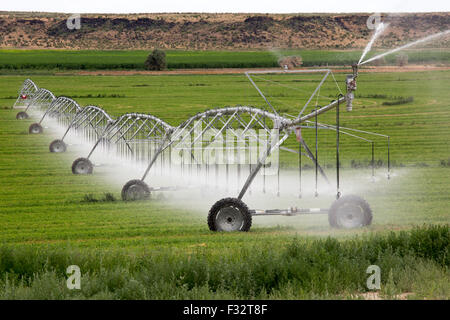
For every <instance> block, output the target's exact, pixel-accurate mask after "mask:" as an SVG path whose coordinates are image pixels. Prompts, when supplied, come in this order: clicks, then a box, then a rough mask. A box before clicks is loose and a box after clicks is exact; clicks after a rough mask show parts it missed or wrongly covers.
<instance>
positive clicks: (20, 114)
mask: <svg viewBox="0 0 450 320" xmlns="http://www.w3.org/2000/svg"><path fill="white" fill-rule="evenodd" d="M28 118H29V116H28V113H26V112H25V111H20V112H18V113H17V114H16V119H17V120H24V119H28Z"/></svg>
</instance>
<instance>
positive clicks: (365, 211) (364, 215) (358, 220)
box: [328, 195, 372, 229]
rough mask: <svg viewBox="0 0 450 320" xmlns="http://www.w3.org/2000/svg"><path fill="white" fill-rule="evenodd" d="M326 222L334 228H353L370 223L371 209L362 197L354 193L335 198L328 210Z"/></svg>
mask: <svg viewBox="0 0 450 320" xmlns="http://www.w3.org/2000/svg"><path fill="white" fill-rule="evenodd" d="M328 222H329V223H330V226H332V227H334V228H342V229H353V228H360V227H364V226H368V225H370V224H371V223H372V209H371V208H370V206H369V204H368V203H367V201H366V200H364V199H363V198H361V197H359V196H356V195H348V196H343V197H340V198H339V199H337V200H336V201H335V202H333V204H332V205H331V207H330V210H329V211H328Z"/></svg>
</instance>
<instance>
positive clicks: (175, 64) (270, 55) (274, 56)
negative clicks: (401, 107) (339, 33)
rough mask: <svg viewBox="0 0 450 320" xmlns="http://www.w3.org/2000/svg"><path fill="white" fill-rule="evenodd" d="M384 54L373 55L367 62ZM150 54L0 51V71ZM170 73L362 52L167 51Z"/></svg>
mask: <svg viewBox="0 0 450 320" xmlns="http://www.w3.org/2000/svg"><path fill="white" fill-rule="evenodd" d="M381 52H382V51H373V52H371V53H370V54H369V55H368V56H367V58H369V57H370V56H373V55H375V54H377V53H381ZM406 53H407V55H408V61H409V63H413V64H415V63H417V64H422V63H441V64H448V63H449V61H450V51H448V50H446V49H422V50H409V51H407V52H406ZM148 54H149V51H142V50H134V51H129V50H127V51H125V50H124V51H118V50H78V51H76V50H11V49H2V50H0V69H4V70H8V69H9V70H18V69H38V70H48V69H61V70H73V69H76V70H99V69H137V70H139V69H140V70H142V69H144V61H145V59H146V57H147V55H148ZM166 54H167V67H168V68H169V69H187V68H256V67H258V68H267V67H277V66H278V62H277V60H278V58H279V57H282V56H290V55H300V56H301V57H302V60H303V66H306V67H310V66H326V65H330V66H333V65H351V64H353V63H355V62H357V61H358V59H359V57H360V56H361V51H358V50H354V51H332V50H330V51H319V50H281V51H176V50H168V51H167V52H166ZM395 62H396V56H395V55H391V56H388V57H386V63H388V64H395Z"/></svg>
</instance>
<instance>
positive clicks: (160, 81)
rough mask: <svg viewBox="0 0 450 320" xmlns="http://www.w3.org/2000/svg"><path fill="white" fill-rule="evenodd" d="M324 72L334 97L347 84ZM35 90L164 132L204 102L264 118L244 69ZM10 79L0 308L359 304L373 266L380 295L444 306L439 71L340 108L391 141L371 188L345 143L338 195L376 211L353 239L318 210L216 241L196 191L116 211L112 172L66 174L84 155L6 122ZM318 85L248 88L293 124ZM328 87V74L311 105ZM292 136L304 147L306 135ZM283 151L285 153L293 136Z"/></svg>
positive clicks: (444, 119) (3, 85)
mask: <svg viewBox="0 0 450 320" xmlns="http://www.w3.org/2000/svg"><path fill="white" fill-rule="evenodd" d="M335 77H336V79H337V81H338V83H339V85H340V86H341V87H343V81H344V77H345V75H344V74H335ZM32 79H33V81H35V82H36V84H37V85H39V86H40V87H44V88H47V89H49V90H51V91H52V92H53V93H54V94H55V95H56V96H60V95H65V96H69V97H73V98H74V99H75V100H77V101H78V102H79V103H80V104H81V105H92V104H94V105H98V106H101V107H102V108H104V109H105V110H107V111H108V112H109V113H110V114H111V115H113V116H118V115H120V114H123V113H127V112H135V111H136V112H144V113H151V114H154V115H156V116H158V117H160V118H162V119H164V120H166V121H168V122H169V123H171V124H173V125H176V124H178V123H180V122H181V121H183V120H185V119H186V118H188V117H189V116H190V115H193V114H195V113H197V112H200V111H203V110H205V109H209V108H214V107H222V106H226V105H237V104H241V105H254V106H257V107H265V106H264V104H263V100H262V99H261V98H260V97H259V96H258V95H257V92H256V91H255V90H254V89H252V87H251V85H250V84H249V82H248V80H247V79H246V78H245V77H244V76H243V75H242V74H240V75H238V74H236V75H163V76H142V75H134V76H72V75H37V76H33V77H32ZM23 80H24V77H23V76H12V75H3V76H0V106H1V107H2V108H1V109H0V187H1V188H0V230H1V231H0V241H1V243H2V246H1V247H0V272H1V278H0V298H4V299H8V298H31V299H32V298H38V299H40V298H53V299H67V298H82V299H84V298H88V299H104V298H111V299H242V298H243V299H255V298H256V299H258V298H260V299H267V298H271V299H302V298H313V299H322V298H337V299H347V298H349V299H351V298H362V297H363V296H364V294H366V293H367V291H368V289H367V288H366V286H365V283H366V279H367V276H368V275H367V274H366V272H365V271H366V268H367V267H368V266H369V265H371V264H376V265H379V266H380V268H381V270H382V286H381V290H380V291H379V294H380V295H381V296H382V297H385V298H394V299H395V298H399V297H401V295H402V294H405V293H407V294H408V295H407V297H408V298H427V299H435V298H444V299H448V297H449V296H450V272H449V269H448V267H449V264H450V261H449V241H450V233H449V228H448V227H449V225H448V224H449V221H450V212H449V209H448V204H449V200H448V199H449V194H450V187H449V184H448V181H449V180H450V146H449V143H448V142H449V141H450V131H449V125H450V109H449V105H450V95H449V93H448V88H449V85H450V74H449V72H448V71H433V72H408V73H360V75H359V77H358V90H357V91H356V99H355V102H354V110H353V111H352V112H345V111H342V115H341V116H342V117H341V125H343V126H347V127H353V128H357V129H361V130H370V131H374V132H378V133H382V134H386V135H389V136H390V137H391V138H390V139H391V148H392V150H391V157H392V165H393V168H392V178H391V179H390V180H387V179H386V178H385V173H386V149H385V148H386V141H385V140H383V139H377V140H376V160H379V167H377V168H376V177H377V179H376V180H377V182H375V183H372V182H370V168H369V167H368V161H369V159H370V158H369V157H370V152H369V151H370V147H369V146H368V145H367V144H364V143H361V142H358V141H355V140H353V139H350V138H349V137H343V138H342V146H341V161H342V167H343V169H342V170H343V187H344V190H345V188H347V190H352V189H353V191H355V192H358V193H360V194H361V195H362V196H364V198H366V199H367V200H368V202H369V203H370V204H371V207H372V209H373V213H374V219H373V223H372V225H371V226H369V227H367V228H363V229H358V230H351V231H350V230H334V229H331V228H330V227H329V225H328V220H327V217H326V215H324V216H300V217H267V218H263V217H259V218H254V225H253V227H252V229H251V231H250V232H248V233H213V232H210V231H209V229H208V227H207V224H206V215H207V211H208V209H209V207H210V206H211V205H212V204H213V202H214V201H212V203H209V202H208V201H209V199H210V197H208V198H207V199H208V200H207V201H204V202H205V203H202V204H201V206H200V208H199V206H198V205H197V203H196V202H197V201H198V199H199V198H200V197H201V195H199V194H197V195H196V197H192V198H191V197H183V196H180V197H176V196H171V195H164V196H155V197H154V198H153V199H152V200H150V201H139V202H123V201H121V200H119V199H120V189H121V186H122V185H123V183H125V182H126V181H114V182H112V181H111V176H114V175H115V171H114V170H115V169H114V168H110V167H108V166H103V167H99V168H96V169H95V174H94V175H92V176H75V175H73V174H72V173H71V170H70V166H71V163H72V161H73V160H74V159H75V158H77V157H79V156H85V154H84V153H82V152H86V151H85V149H84V150H83V149H79V148H77V147H73V148H69V150H68V152H66V153H64V154H51V153H49V152H48V144H49V142H50V141H52V140H53V139H55V138H56V137H58V136H57V133H56V132H55V131H54V130H53V129H52V128H46V129H45V132H44V134H43V135H29V134H28V126H29V125H30V124H31V123H32V119H30V120H24V121H18V120H16V119H15V114H16V113H17V110H11V109H10V107H11V106H12V105H13V103H14V101H15V98H16V97H17V90H18V89H19V88H20V85H21V84H22V82H23ZM267 80H269V81H267ZM318 80H319V77H317V76H311V75H302V76H299V75H278V76H271V77H266V78H265V79H258V80H257V81H260V82H259V83H261V87H262V88H263V89H264V90H265V92H267V93H268V96H269V98H270V99H272V100H271V101H273V102H274V105H275V106H276V108H277V110H278V111H279V112H281V113H284V114H294V115H296V114H297V113H298V112H299V110H300V109H301V107H302V106H303V104H304V101H305V99H306V98H307V97H308V93H311V91H312V90H313V89H314V88H315V85H316V84H317V81H318ZM273 82H278V83H281V84H283V85H284V86H279V85H276V84H273ZM292 92H294V93H292ZM337 92H338V91H337V89H336V86H335V83H334V82H333V81H332V80H331V79H329V80H328V81H327V82H326V84H325V85H324V87H323V89H322V90H321V93H320V99H318V100H317V104H322V105H323V104H324V103H326V102H327V101H330V100H331V99H333V98H335V96H336V94H337ZM411 97H412V98H411ZM313 104H314V105H315V104H316V101H314V103H313ZM344 109H345V108H344V107H343V108H342V110H344ZM308 110H311V107H310V108H309V109H308ZM334 117H335V115H334V113H333V112H331V113H328V114H325V115H323V116H320V117H319V121H320V122H325V123H330V124H334ZM305 139H307V140H308V141H309V142H310V143H311V144H313V142H312V141H313V140H312V139H313V134H312V133H311V132H305ZM334 139H335V136H334V135H333V134H331V133H323V134H321V135H320V138H319V145H320V146H321V149H320V154H319V156H320V158H319V159H320V162H321V163H322V164H323V165H324V166H327V165H328V166H330V167H329V168H328V169H329V171H330V172H331V175H332V174H333V172H334V171H333V167H332V164H333V163H334V161H335V158H334V151H333V150H334V141H335V140H334ZM287 145H288V146H290V147H293V148H296V147H297V146H296V141H295V138H290V139H289V140H288V141H287ZM80 152H81V153H80ZM281 160H282V166H283V167H284V168H291V169H293V168H295V163H296V161H297V160H296V158H295V157H294V156H290V155H285V154H282V157H281ZM352 163H353V164H355V163H357V164H361V165H357V166H355V165H352ZM305 174H306V175H308V174H312V172H311V170H309V171H308V170H306V173H305ZM346 178H348V180H347V181H350V183H348V182H347V184H346ZM118 180H120V179H118ZM351 183H355V186H354V187H353V188H352V185H351ZM304 188H309V186H304ZM309 189H312V188H309ZM107 193H108V194H112V195H113V197H112V198H111V196H110V195H109V196H106V194H107ZM230 195H231V196H235V195H234V193H232V194H230ZM92 199H96V200H97V201H93V200H92ZM211 199H214V197H212V198H211ZM217 200H218V199H217ZM244 200H245V201H248V203H249V204H250V205H252V206H257V205H258V204H261V203H264V205H267V206H271V205H272V206H277V205H291V206H292V205H295V206H299V207H301V206H307V205H309V204H312V205H313V204H321V205H329V204H330V203H331V201H332V200H333V196H332V195H327V194H324V195H321V196H320V197H319V198H318V199H306V197H305V199H301V200H299V199H298V197H296V196H292V195H287V196H284V197H283V196H282V197H281V198H280V199H277V198H276V196H275V195H273V196H272V195H266V196H265V197H264V198H263V199H261V198H259V197H258V195H254V196H248V199H244ZM71 264H76V265H79V266H80V268H81V272H82V289H81V290H79V291H78V290H74V291H71V290H68V289H66V287H65V276H66V275H65V269H66V268H67V266H68V265H71Z"/></svg>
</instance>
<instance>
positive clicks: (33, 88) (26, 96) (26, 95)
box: [12, 79, 38, 109]
mask: <svg viewBox="0 0 450 320" xmlns="http://www.w3.org/2000/svg"><path fill="white" fill-rule="evenodd" d="M37 91H38V86H37V85H36V84H35V83H34V82H33V81H32V80H30V79H26V80H25V81H24V82H23V84H22V87H21V88H20V90H19V92H18V96H17V99H16V101H15V102H14V105H13V106H12V108H13V109H22V108H26V107H27V105H28V103H29V102H30V101H31V99H32V98H33V95H34V94H35V93H36V92H37Z"/></svg>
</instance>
